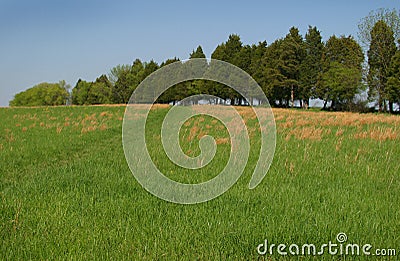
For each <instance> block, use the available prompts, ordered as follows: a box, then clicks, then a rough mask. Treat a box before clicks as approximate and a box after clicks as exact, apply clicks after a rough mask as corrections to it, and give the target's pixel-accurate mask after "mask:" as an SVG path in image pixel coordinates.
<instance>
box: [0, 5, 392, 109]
mask: <svg viewBox="0 0 400 261" xmlns="http://www.w3.org/2000/svg"><path fill="white" fill-rule="evenodd" d="M201 4H202V5H201V6H200V5H195V4H192V2H187V1H176V2H174V3H165V2H162V3H160V4H158V5H154V4H152V3H137V4H135V3H132V2H129V1H119V2H114V3H111V4H110V3H107V2H105V1H86V2H83V3H82V2H77V1H70V2H65V3H64V2H56V1H49V0H44V1H41V2H40V3H33V2H28V1H5V2H2V3H1V4H0V17H1V18H0V19H1V21H2V23H0V24H1V26H0V32H1V33H2V35H3V36H7V37H4V38H3V41H2V43H1V44H0V47H1V48H0V50H1V51H0V52H1V53H0V57H2V63H1V67H0V70H1V71H2V73H3V77H1V79H0V90H1V95H0V107H8V105H9V101H10V100H11V99H12V98H13V97H14V95H15V94H17V93H19V92H21V91H24V90H26V89H28V88H31V87H33V86H34V85H36V84H38V83H41V82H58V81H60V80H65V81H66V82H67V83H68V84H70V85H71V86H72V87H74V86H75V84H76V82H77V81H78V79H83V80H87V81H93V80H95V79H96V78H97V77H99V76H100V75H102V74H105V75H107V74H108V73H109V71H110V70H111V68H113V67H114V66H116V65H118V64H132V62H133V61H134V60H135V59H136V58H138V59H140V60H142V61H150V60H154V61H155V62H157V63H158V64H160V63H161V62H163V61H165V60H166V59H168V58H173V57H177V58H179V59H181V60H183V59H187V58H189V54H190V52H192V50H194V49H195V48H196V47H197V46H198V45H201V46H202V48H203V50H204V53H205V54H206V57H208V58H209V57H210V56H211V53H212V52H213V51H214V49H215V48H216V47H217V46H218V45H219V44H221V43H222V42H224V41H226V40H227V38H228V36H229V35H230V34H238V35H239V36H240V37H241V40H242V42H243V44H249V45H251V44H257V43H258V42H262V41H264V40H266V41H267V43H268V44H271V43H272V42H273V41H275V40H277V39H279V38H282V37H284V36H285V35H286V34H287V33H288V31H289V29H290V27H291V26H295V27H298V28H299V30H300V32H301V34H302V35H303V37H304V35H305V32H306V30H307V29H308V26H309V25H311V26H316V27H317V28H318V29H319V30H320V31H321V34H322V36H323V40H324V41H326V40H327V39H328V38H329V37H330V36H331V35H338V36H339V35H346V36H347V35H352V36H353V37H354V38H355V39H356V40H358V39H357V30H358V29H357V23H358V22H359V21H360V20H361V19H362V18H363V17H365V16H367V15H368V14H369V12H371V11H373V10H376V9H379V8H389V9H393V8H396V9H398V8H399V4H398V2H397V1H393V0H385V1H380V2H373V3H365V2H364V1H363V2H361V1H353V2H348V1H346V2H345V1H336V2H327V1H322V2H317V3H314V2H311V1H306V2H303V3H298V2H296V1H292V0H291V1H285V2H279V3H274V4H271V3H264V2H259V1H252V2H246V3H240V4H233V3H228V2H226V1H221V2H218V3H212V2H211V1H203V2H202V3H201ZM282 12H284V13H285V15H282V14H281V13H282ZM299 14H301V15H299ZM21 17H23V19H21ZM271 24H272V26H271Z"/></svg>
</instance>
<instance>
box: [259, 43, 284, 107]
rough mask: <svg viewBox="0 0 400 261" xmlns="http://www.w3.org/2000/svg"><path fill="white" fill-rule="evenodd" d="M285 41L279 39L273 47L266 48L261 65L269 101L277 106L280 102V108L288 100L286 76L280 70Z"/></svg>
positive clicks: (265, 91) (264, 88)
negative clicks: (286, 95) (285, 88)
mask: <svg viewBox="0 0 400 261" xmlns="http://www.w3.org/2000/svg"><path fill="white" fill-rule="evenodd" d="M282 43H283V39H278V40H276V41H275V42H273V43H272V44H271V45H269V46H268V47H266V50H265V53H264V56H263V58H262V60H261V61H262V63H261V71H262V76H261V77H262V78H263V81H264V84H262V86H261V88H262V89H263V91H264V93H265V95H266V96H267V98H268V100H269V101H270V102H271V103H272V104H273V105H275V106H277V105H278V104H277V102H279V106H283V100H284V99H286V98H285V95H284V91H283V90H284V87H285V83H284V80H285V76H284V75H283V74H282V72H281V70H280V69H279V66H280V64H281V63H282V61H281V50H282Z"/></svg>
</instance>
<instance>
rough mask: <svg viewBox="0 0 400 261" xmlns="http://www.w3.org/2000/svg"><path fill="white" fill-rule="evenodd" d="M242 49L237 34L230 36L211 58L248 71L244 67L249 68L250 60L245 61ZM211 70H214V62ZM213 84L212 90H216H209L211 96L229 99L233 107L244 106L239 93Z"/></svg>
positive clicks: (221, 85)
mask: <svg viewBox="0 0 400 261" xmlns="http://www.w3.org/2000/svg"><path fill="white" fill-rule="evenodd" d="M242 48H243V44H242V41H241V40H240V36H239V35H236V34H231V35H229V37H228V40H227V41H226V42H225V43H222V44H220V45H218V46H217V48H215V50H214V52H213V53H212V54H211V58H212V59H217V60H221V61H225V62H228V63H231V64H233V65H236V66H238V67H240V68H241V69H243V70H246V68H244V67H248V65H249V64H250V59H249V57H248V59H246V60H247V62H246V61H244V58H243V57H242V55H243V54H244V52H246V51H242ZM210 68H212V62H211V65H210ZM233 77H234V75H233ZM209 84H211V83H209ZM212 84H213V87H212V88H213V89H214V90H212V89H211V88H207V89H208V90H210V91H211V92H212V93H210V94H213V95H216V96H218V97H220V98H222V99H223V100H227V99H229V100H230V103H231V105H234V104H236V105H240V104H242V101H243V100H242V98H241V96H240V95H239V93H237V92H236V91H235V90H233V89H232V88H229V87H227V86H225V85H223V84H217V83H212Z"/></svg>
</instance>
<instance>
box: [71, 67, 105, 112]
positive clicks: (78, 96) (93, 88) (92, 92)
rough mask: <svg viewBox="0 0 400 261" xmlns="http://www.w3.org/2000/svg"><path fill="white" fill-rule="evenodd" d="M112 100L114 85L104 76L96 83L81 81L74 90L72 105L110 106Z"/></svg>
mask: <svg viewBox="0 0 400 261" xmlns="http://www.w3.org/2000/svg"><path fill="white" fill-rule="evenodd" d="M111 100H112V84H111V82H110V81H109V80H108V78H107V76H106V75H104V74H103V75H101V76H100V77H98V78H97V79H96V81H94V82H87V81H83V80H81V79H79V80H78V82H77V83H76V85H75V88H74V89H73V90H72V103H73V104H75V105H91V104H109V103H111Z"/></svg>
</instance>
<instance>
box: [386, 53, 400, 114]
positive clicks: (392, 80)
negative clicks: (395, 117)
mask: <svg viewBox="0 0 400 261" xmlns="http://www.w3.org/2000/svg"><path fill="white" fill-rule="evenodd" d="M399 48H400V47H399ZM385 98H386V99H388V100H389V103H390V106H389V109H390V112H391V113H393V103H395V102H396V103H397V105H399V106H400V49H397V51H396V54H395V55H394V56H393V58H392V62H391V66H390V69H389V78H388V81H387V86H386V93H385Z"/></svg>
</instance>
